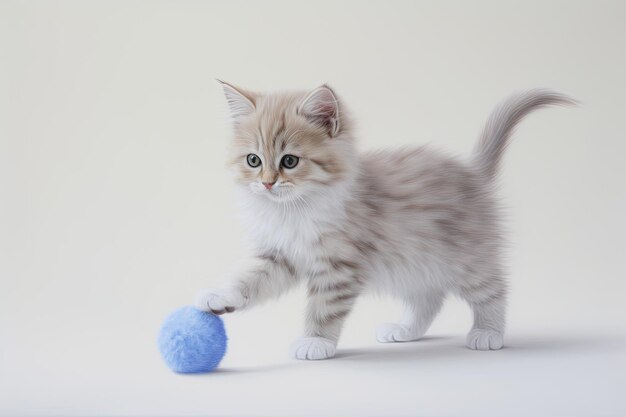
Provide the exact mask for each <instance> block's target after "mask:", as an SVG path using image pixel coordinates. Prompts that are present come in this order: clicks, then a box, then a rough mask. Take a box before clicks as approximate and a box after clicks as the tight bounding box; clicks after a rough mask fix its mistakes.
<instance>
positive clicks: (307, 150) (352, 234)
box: [197, 83, 574, 359]
mask: <svg viewBox="0 0 626 417" xmlns="http://www.w3.org/2000/svg"><path fill="white" fill-rule="evenodd" d="M222 84H223V87H224V90H225V93H226V98H227V100H228V103H229V106H230V108H231V113H232V116H233V122H234V123H233V126H234V138H233V140H232V146H231V149H232V150H233V154H232V160H231V161H230V162H231V166H232V167H233V169H234V171H235V173H236V174H237V179H236V186H237V189H238V191H239V194H240V197H241V203H242V204H241V206H242V209H243V212H244V214H245V215H244V219H245V220H244V221H245V223H246V230H248V231H249V233H250V238H251V241H252V242H253V246H254V248H255V254H256V256H255V257H254V259H253V260H252V265H251V266H250V267H249V268H248V269H247V270H245V271H244V272H242V273H241V274H238V275H237V276H235V277H234V278H233V279H232V280H231V281H230V282H229V284H228V285H226V286H224V287H223V288H219V289H209V290H205V291H203V292H201V293H200V294H199V296H198V298H197V305H198V307H199V308H201V309H203V310H206V311H212V312H213V313H216V314H222V313H225V312H228V313H230V312H233V311H236V310H241V309H246V308H249V307H251V306H253V305H255V304H258V303H261V302H263V301H265V300H267V299H270V298H274V297H277V296H278V295H280V294H282V293H284V292H285V291H287V290H288V289H290V288H291V287H293V286H295V285H297V284H299V283H304V284H305V285H306V287H307V294H308V297H307V305H306V318H305V327H304V335H303V337H302V338H301V339H299V340H297V341H296V342H295V343H294V345H293V348H292V354H293V356H294V357H295V358H298V359H326V358H331V357H333V356H334V355H335V351H336V345H337V342H338V340H339V337H340V334H341V330H342V326H343V323H344V321H345V319H346V317H347V316H348V314H349V313H350V311H351V309H352V307H353V305H354V303H355V300H356V299H357V297H358V296H359V295H361V294H362V293H363V292H364V291H374V292H377V293H381V294H387V295H390V296H392V297H395V298H396V299H398V300H399V301H401V302H402V303H403V305H404V313H403V315H402V317H401V318H400V319H399V320H398V321H397V322H396V323H387V324H382V325H380V326H379V327H378V330H377V333H376V337H377V339H378V341H380V342H383V343H386V342H407V341H413V340H418V339H420V338H421V337H422V336H423V335H424V333H425V332H426V331H427V330H428V328H429V326H430V325H431V323H432V321H433V319H434V318H435V316H436V315H437V313H438V312H439V310H440V309H441V306H442V303H443V301H444V299H445V297H446V296H447V295H448V294H454V295H457V296H459V297H461V298H462V299H464V300H466V301H467V302H468V303H469V305H470V306H471V308H472V311H473V314H474V324H473V326H472V329H471V330H470V332H469V334H468V335H467V342H466V344H467V347H469V348H470V349H478V350H493V349H500V348H501V347H502V346H503V334H504V330H505V316H506V304H507V283H506V278H505V267H504V265H503V259H502V256H503V253H502V252H503V244H504V239H503V235H502V229H501V216H500V214H501V213H500V212H501V210H500V207H499V205H498V201H497V198H496V196H495V195H494V189H495V185H496V181H497V172H498V166H499V164H500V162H501V159H502V155H503V152H504V150H505V149H506V147H507V145H508V143H509V141H510V138H511V135H512V133H513V131H514V130H515V126H516V125H517V124H518V123H519V122H520V121H521V120H522V119H523V118H524V117H525V116H526V115H528V114H529V113H530V112H532V111H533V110H535V109H538V108H541V107H545V106H549V105H570V104H574V101H573V100H572V99H571V98H569V97H567V96H565V95H562V94H559V93H556V92H553V91H549V90H543V89H535V90H531V91H527V92H524V93H522V94H518V95H515V96H512V97H511V98H509V99H508V100H506V101H504V102H503V103H502V104H501V105H500V106H499V107H497V108H496V109H495V111H494V112H493V113H492V115H491V116H490V117H489V119H488V121H487V124H486V127H485V129H484V131H483V133H482V135H481V137H480V139H479V141H478V144H477V146H476V148H475V150H474V152H473V154H472V155H471V156H470V157H469V158H465V159H461V158H455V157H450V156H448V155H446V154H444V153H441V152H438V151H435V150H432V149H430V148H428V147H419V148H409V147H407V148H402V149H395V150H379V151H372V152H364V153H359V152H358V151H357V150H356V146H355V143H354V138H353V135H352V127H351V126H352V122H351V120H350V118H349V117H348V116H347V112H346V109H345V106H344V104H343V102H341V101H340V100H338V99H337V95H336V94H335V92H334V91H333V90H331V89H330V88H329V87H328V86H325V85H324V86H322V87H319V88H317V89H315V90H314V91H312V92H310V93H281V94H258V93H252V92H249V91H246V90H242V89H240V88H237V87H234V86H232V85H230V84H227V83H222ZM251 154H253V155H255V156H257V157H258V158H259V161H260V164H259V166H256V167H254V166H251V165H250V163H249V160H248V157H249V155H251ZM285 155H293V156H295V157H297V159H298V162H297V165H296V166H295V167H292V168H287V167H286V166H285V165H284V164H283V162H284V159H283V158H285Z"/></svg>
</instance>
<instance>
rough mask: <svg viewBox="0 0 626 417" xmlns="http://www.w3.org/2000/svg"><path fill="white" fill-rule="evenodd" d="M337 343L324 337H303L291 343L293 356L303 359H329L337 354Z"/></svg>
mask: <svg viewBox="0 0 626 417" xmlns="http://www.w3.org/2000/svg"><path fill="white" fill-rule="evenodd" d="M336 349H337V348H336V345H335V343H334V342H333V341H332V340H328V339H325V338H323V337H302V338H300V339H298V340H296V341H295V342H294V343H293V345H291V356H292V357H294V358H296V359H303V360H320V359H329V358H332V357H333V356H335V352H336Z"/></svg>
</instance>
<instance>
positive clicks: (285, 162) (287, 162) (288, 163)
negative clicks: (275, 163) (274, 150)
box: [280, 155, 300, 169]
mask: <svg viewBox="0 0 626 417" xmlns="http://www.w3.org/2000/svg"><path fill="white" fill-rule="evenodd" d="M298 161H300V158H298V157H297V156H293V155H285V156H283V159H282V160H281V161H280V164H281V165H282V166H284V167H285V168H287V169H291V168H294V167H295V166H296V165H298Z"/></svg>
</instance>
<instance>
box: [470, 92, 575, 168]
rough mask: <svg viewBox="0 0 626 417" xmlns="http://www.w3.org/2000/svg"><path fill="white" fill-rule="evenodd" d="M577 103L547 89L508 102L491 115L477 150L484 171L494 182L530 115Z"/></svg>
mask: <svg viewBox="0 0 626 417" xmlns="http://www.w3.org/2000/svg"><path fill="white" fill-rule="evenodd" d="M576 104H578V102H577V101H576V100H574V99H573V98H571V97H568V96H566V95H564V94H559V93H557V92H555V91H551V90H545V89H534V90H529V91H526V92H524V93H521V94H517V95H514V96H512V97H510V98H509V99H507V100H506V101H504V102H503V103H502V104H500V105H499V106H498V107H497V108H496V109H495V110H494V111H493V112H492V113H491V116H489V119H488V120H487V124H486V125H485V128H484V130H483V132H482V134H481V136H480V139H479V141H478V144H477V145H476V148H475V150H474V158H475V160H476V163H477V164H478V166H479V167H480V169H481V171H482V172H483V173H484V174H485V175H486V176H487V177H489V178H490V179H493V178H495V176H496V175H497V172H498V166H499V165H500V160H501V159H502V154H503V153H504V150H505V149H506V147H507V146H508V144H509V142H510V138H511V135H512V134H513V132H514V131H515V127H516V126H517V124H518V123H519V122H521V121H522V119H523V118H524V117H526V115H528V114H529V113H530V112H532V111H533V110H536V109H539V108H542V107H546V106H553V105H556V106H569V105H576Z"/></svg>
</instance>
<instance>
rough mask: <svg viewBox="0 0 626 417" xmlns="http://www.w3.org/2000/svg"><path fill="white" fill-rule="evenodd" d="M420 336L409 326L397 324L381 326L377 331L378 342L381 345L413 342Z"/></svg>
mask: <svg viewBox="0 0 626 417" xmlns="http://www.w3.org/2000/svg"><path fill="white" fill-rule="evenodd" d="M420 336H421V335H419V334H417V333H416V332H415V331H414V330H412V329H410V328H409V327H408V326H404V325H402V324H397V323H385V324H381V325H380V326H378V328H377V329H376V340H378V341H379V342H380V343H393V342H412V341H414V340H417V339H419V338H420Z"/></svg>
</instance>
